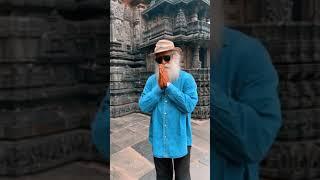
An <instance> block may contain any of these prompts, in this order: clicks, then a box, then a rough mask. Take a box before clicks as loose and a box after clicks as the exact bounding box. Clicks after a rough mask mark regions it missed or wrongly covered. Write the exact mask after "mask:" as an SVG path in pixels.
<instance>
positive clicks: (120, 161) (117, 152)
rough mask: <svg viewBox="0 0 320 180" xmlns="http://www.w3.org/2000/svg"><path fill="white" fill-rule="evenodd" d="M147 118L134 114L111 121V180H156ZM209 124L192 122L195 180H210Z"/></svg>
mask: <svg viewBox="0 0 320 180" xmlns="http://www.w3.org/2000/svg"><path fill="white" fill-rule="evenodd" d="M149 119H150V118H149V116H147V115H144V114H139V113H133V114H130V115H127V116H123V117H119V118H111V129H110V131H111V135H110V139H111V150H110V153H111V161H110V164H111V167H110V174H111V175H110V177H111V180H155V169H154V164H153V156H152V150H151V146H150V144H149V142H148V139H147V137H148V128H149ZM209 123H210V121H209V120H205V121H197V120H192V130H193V131H192V132H193V146H192V149H191V162H190V165H191V166H190V168H191V169H190V171H191V178H192V179H194V180H198V179H201V180H209V179H210V164H209V162H210V155H209V152H210V128H209V127H210V125H209Z"/></svg>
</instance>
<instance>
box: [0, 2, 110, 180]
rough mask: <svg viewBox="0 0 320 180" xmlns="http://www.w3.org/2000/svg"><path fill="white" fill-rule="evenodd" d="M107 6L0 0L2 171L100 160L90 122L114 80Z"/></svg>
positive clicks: (31, 170)
mask: <svg viewBox="0 0 320 180" xmlns="http://www.w3.org/2000/svg"><path fill="white" fill-rule="evenodd" d="M104 5H105V2H103V1H87V0H85V1H81V2H80V1H79V2H77V1H68V2H67V1H56V0H42V1H32V2H31V1H23V0H22V1H21V0H12V1H10V2H5V1H0V6H1V7H3V8H1V10H0V14H1V17H0V24H1V27H0V102H1V103H0V104H1V106H0V117H1V118H0V144H1V145H0V159H1V160H0V161H1V162H0V163H1V166H0V175H2V176H15V175H22V174H28V173H37V172H38V171H43V170H46V169H50V168H53V167H56V166H60V165H62V164H65V163H70V162H72V161H74V160H79V159H83V160H95V161H102V158H101V157H100V156H98V154H97V152H96V150H95V149H94V147H93V145H92V142H91V134H90V131H89V127H90V123H91V122H92V120H93V117H94V114H95V112H96V111H97V108H98V105H99V101H101V99H102V98H101V96H103V95H104V94H105V89H106V87H105V86H106V84H105V82H106V81H105V79H106V78H109V77H106V76H105V75H106V68H105V65H106V64H108V63H107V62H106V60H105V48H106V47H105V42H106V39H107V38H106V37H107V35H108V34H109V32H108V31H109V28H107V25H106V23H105V11H104ZM88 10H89V11H90V12H91V13H88V12H89V11H88ZM102 67H103V70H102ZM107 70H108V68H107ZM84 129H87V130H84Z"/></svg>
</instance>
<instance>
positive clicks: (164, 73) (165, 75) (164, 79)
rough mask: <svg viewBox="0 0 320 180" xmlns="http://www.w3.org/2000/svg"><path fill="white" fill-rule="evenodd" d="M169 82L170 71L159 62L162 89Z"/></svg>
mask: <svg viewBox="0 0 320 180" xmlns="http://www.w3.org/2000/svg"><path fill="white" fill-rule="evenodd" d="M168 82H169V77H168V72H167V70H166V69H165V67H164V65H163V64H159V80H158V83H159V86H160V88H161V89H164V88H166V87H167V83H168Z"/></svg>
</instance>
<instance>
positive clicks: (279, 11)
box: [264, 0, 293, 23]
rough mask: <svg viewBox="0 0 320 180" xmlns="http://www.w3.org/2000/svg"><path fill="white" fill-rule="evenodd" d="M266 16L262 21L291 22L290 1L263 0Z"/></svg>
mask: <svg viewBox="0 0 320 180" xmlns="http://www.w3.org/2000/svg"><path fill="white" fill-rule="evenodd" d="M265 3H266V15H265V17H264V21H266V22H277V23H285V22H289V21H291V20H292V7H293V2H292V0H278V1H274V0H265Z"/></svg>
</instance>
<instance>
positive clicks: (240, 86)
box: [210, 28, 282, 180]
mask: <svg viewBox="0 0 320 180" xmlns="http://www.w3.org/2000/svg"><path fill="white" fill-rule="evenodd" d="M223 33H224V34H223V36H224V43H223V47H222V49H221V51H220V52H221V53H220V57H219V58H217V59H214V63H211V65H212V66H211V76H210V77H212V78H211V79H210V82H211V85H210V90H211V93H210V103H211V109H210V117H211V120H212V121H213V122H212V125H211V128H212V130H211V132H212V133H210V134H211V140H213V141H212V142H211V143H210V146H211V151H212V152H213V154H212V155H211V157H212V159H211V160H212V162H211V165H210V167H211V172H212V179H213V180H222V179H223V180H258V179H259V163H260V162H261V161H262V160H263V159H264V157H265V156H266V154H267V152H268V151H269V149H270V147H271V145H272V143H273V142H274V140H275V138H276V136H277V132H278V130H279V128H280V126H281V121H282V120H281V110H280V109H281V108H280V101H279V97H278V76H277V72H276V70H275V68H274V67H273V65H272V62H271V58H270V56H269V54H268V52H267V50H266V49H265V48H264V47H263V45H262V44H261V43H260V42H259V41H258V40H256V39H254V38H251V37H248V36H246V35H244V34H243V33H240V32H238V31H234V30H231V29H228V28H225V29H224V32H223Z"/></svg>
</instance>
